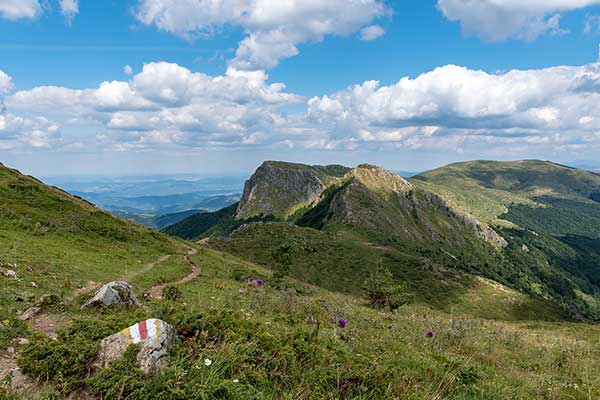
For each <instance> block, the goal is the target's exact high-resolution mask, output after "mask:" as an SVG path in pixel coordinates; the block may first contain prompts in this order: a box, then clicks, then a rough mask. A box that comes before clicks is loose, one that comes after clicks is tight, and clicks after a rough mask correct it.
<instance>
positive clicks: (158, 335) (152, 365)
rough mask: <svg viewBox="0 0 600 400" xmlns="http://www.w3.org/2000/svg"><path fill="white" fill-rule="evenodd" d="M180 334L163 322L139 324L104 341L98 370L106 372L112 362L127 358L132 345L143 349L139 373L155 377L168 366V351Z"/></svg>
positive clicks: (155, 321) (141, 350) (139, 356)
mask: <svg viewBox="0 0 600 400" xmlns="http://www.w3.org/2000/svg"><path fill="white" fill-rule="evenodd" d="M176 336H177V331H176V330H175V328H173V327H172V326H171V325H169V324H168V323H166V322H165V321H162V320H160V319H148V320H146V321H142V322H138V323H137V324H135V325H132V326H130V327H129V328H127V329H124V330H122V331H121V332H119V333H115V334H114V335H111V336H108V337H106V338H104V339H102V342H101V343H100V351H99V352H98V358H97V359H96V361H95V362H94V367H96V368H106V367H108V366H109V365H110V363H111V362H113V361H114V360H117V359H119V358H121V357H122V356H123V354H125V351H126V350H127V347H128V346H129V345H130V344H138V343H140V344H141V345H142V348H141V349H140V351H139V353H138V355H137V360H138V363H139V366H140V369H141V370H142V371H143V372H144V373H145V374H146V375H155V374H156V373H158V372H159V371H160V370H161V369H162V368H163V367H164V366H165V365H166V363H167V361H168V357H169V350H170V349H171V347H172V346H173V344H174V343H175V338H176Z"/></svg>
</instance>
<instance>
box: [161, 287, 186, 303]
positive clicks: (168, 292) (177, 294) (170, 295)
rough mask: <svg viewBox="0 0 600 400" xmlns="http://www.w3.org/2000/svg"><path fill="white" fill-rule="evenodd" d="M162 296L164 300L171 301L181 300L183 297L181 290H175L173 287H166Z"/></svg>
mask: <svg viewBox="0 0 600 400" xmlns="http://www.w3.org/2000/svg"><path fill="white" fill-rule="evenodd" d="M162 295H163V297H164V298H165V299H167V300H171V301H177V300H181V298H182V297H183V293H181V290H179V289H177V288H176V287H175V286H167V287H166V288H164V289H163V291H162Z"/></svg>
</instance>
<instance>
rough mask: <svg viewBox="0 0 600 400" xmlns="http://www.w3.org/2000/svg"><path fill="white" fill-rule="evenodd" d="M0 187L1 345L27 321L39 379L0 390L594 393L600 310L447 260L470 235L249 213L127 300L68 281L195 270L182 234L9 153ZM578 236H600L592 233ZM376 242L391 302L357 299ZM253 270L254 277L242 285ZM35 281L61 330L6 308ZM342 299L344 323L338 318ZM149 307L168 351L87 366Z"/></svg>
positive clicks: (31, 295) (154, 394) (440, 395)
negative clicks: (405, 298) (50, 297)
mask: <svg viewBox="0 0 600 400" xmlns="http://www.w3.org/2000/svg"><path fill="white" fill-rule="evenodd" d="M367 186H368V185H367ZM0 195H1V196H2V197H1V198H2V203H1V207H2V208H1V213H0V228H1V229H0V254H1V256H2V260H0V261H1V262H3V263H9V262H10V263H16V264H17V266H16V267H14V269H15V270H16V272H17V274H18V276H19V279H18V280H11V279H9V278H6V277H3V276H0V279H1V281H0V282H2V286H0V314H1V315H0V321H1V322H2V323H3V325H4V327H3V328H2V329H0V350H3V349H4V347H6V346H7V345H9V344H10V340H11V339H12V338H13V337H17V336H18V337H27V338H28V339H29V340H30V341H31V344H30V345H27V346H20V347H17V352H18V353H19V357H18V359H19V360H18V362H19V366H20V367H21V371H22V372H24V373H26V374H28V375H29V376H30V377H32V378H36V379H38V380H39V382H38V384H36V385H32V386H30V387H29V388H28V389H27V391H26V392H25V393H16V392H15V391H14V390H13V388H12V385H11V380H10V379H3V380H2V381H1V383H0V398H6V399H10V400H17V399H18V400H23V399H62V398H67V396H68V395H69V394H71V393H73V392H74V391H80V390H82V389H84V390H85V391H84V392H83V393H84V394H86V393H91V394H93V395H95V396H97V398H105V399H110V398H127V399H131V400H148V399H156V398H165V399H173V400H179V399H181V400H183V399H185V400H189V399H219V398H220V399H290V400H291V399H331V400H333V399H356V400H358V399H360V400H366V399H393V398H398V399H407V400H421V399H423V400H425V399H427V400H429V399H440V400H441V399H450V400H464V399H480V400H500V399H506V398H511V399H517V400H520V399H527V400H529V399H563V398H564V399H576V400H584V399H590V398H598V397H599V396H600V380H599V379H600V378H599V377H598V375H597V374H595V371H597V370H599V369H600V328H599V326H598V325H589V324H584V323H581V324H575V323H569V322H565V321H564V320H563V317H564V315H562V314H561V313H560V311H559V309H558V308H556V307H554V306H553V304H552V303H551V302H548V301H544V300H542V299H533V298H532V297H530V296H527V295H525V294H523V293H521V292H519V291H516V290H513V289H510V288H508V287H506V286H502V285H500V284H498V283H496V282H493V281H490V280H487V279H483V278H480V277H474V276H471V275H469V274H466V273H464V272H460V271H458V268H457V267H456V266H454V267H453V264H452V263H457V264H458V263H460V264H465V265H467V266H469V268H470V267H478V266H479V264H475V263H474V261H469V260H472V259H471V258H469V257H470V256H469V254H467V253H465V254H462V250H464V249H465V247H459V248H456V249H454V251H453V253H450V251H448V250H447V249H444V248H435V247H431V246H417V247H414V248H410V247H408V246H406V244H405V246H406V247H404V248H400V247H397V246H395V245H394V243H391V244H388V245H385V244H379V243H375V242H373V241H372V240H371V237H370V236H369V235H368V234H363V233H361V232H359V231H357V230H354V229H342V228H343V225H341V224H338V223H336V224H333V225H330V224H325V225H327V226H326V228H325V229H323V230H317V229H313V228H308V227H299V226H296V225H293V224H290V223H288V222H272V223H261V222H257V223H253V224H249V225H245V226H243V227H240V228H239V229H237V230H236V232H235V233H234V234H233V235H232V236H231V237H230V238H228V239H215V240H213V241H212V244H211V246H214V247H218V248H221V249H226V250H228V251H229V252H231V253H232V254H236V256H233V255H231V254H226V253H223V252H221V251H219V250H216V249H213V248H207V247H203V246H200V245H193V244H191V243H189V244H187V245H190V246H197V247H198V248H199V252H198V254H197V255H194V256H191V258H192V260H193V261H194V262H195V263H197V264H198V265H199V266H200V267H201V270H202V271H201V272H202V273H201V275H200V276H199V277H197V278H196V279H193V280H192V281H189V282H186V283H185V284H183V285H180V286H178V289H179V290H180V292H181V297H180V298H179V299H177V300H149V299H143V298H142V301H143V302H144V307H142V308H139V309H135V310H132V309H127V308H113V309H109V310H106V309H94V310H87V309H86V310H82V309H81V308H80V305H81V304H82V303H83V302H84V301H85V300H86V299H87V298H89V296H91V293H86V294H81V295H77V296H76V295H75V293H74V290H75V289H77V288H79V287H81V286H83V285H84V284H87V283H88V281H90V280H91V281H94V282H97V283H103V282H106V281H109V280H114V279H125V280H128V281H129V282H131V283H132V284H133V285H134V287H135V290H136V293H137V294H141V293H142V292H143V291H144V290H145V289H147V288H149V287H151V286H153V285H154V284H156V283H157V282H173V281H176V280H178V279H179V278H180V277H181V276H183V275H185V274H187V273H188V272H189V265H186V263H184V262H183V258H182V257H181V254H182V253H183V252H185V251H187V247H186V244H184V243H180V242H177V241H174V240H173V239H169V238H168V237H167V236H165V235H163V234H161V233H158V232H155V231H152V230H150V229H147V228H143V227H140V226H137V225H135V224H131V223H128V222H126V221H122V220H119V219H117V218H114V217H112V216H110V215H109V214H106V213H103V212H101V211H99V210H97V209H96V208H94V207H93V206H91V205H89V204H88V203H85V202H83V201H81V200H78V199H75V198H73V197H71V196H69V195H67V194H66V193H64V192H62V191H60V190H57V189H53V188H49V187H47V186H44V185H42V184H40V183H39V182H37V181H36V180H34V179H32V178H28V177H24V176H22V175H20V174H18V173H17V172H16V171H12V170H8V169H6V168H0ZM382 195H385V193H383V194H382ZM420 201H423V200H420ZM330 205H331V203H330ZM230 214H231V212H230ZM319 215H321V214H319ZM214 226H218V224H217V225H213V227H214ZM440 226H443V225H440ZM519 232H522V231H517V232H515V233H514V235H516V234H517V233H519ZM367 233H368V232H367ZM373 237H376V236H373ZM534 237H535V238H537V237H538V236H535V235H533V237H532V238H525V239H523V238H519V239H518V240H521V241H522V242H523V244H526V245H527V246H528V247H530V250H529V252H528V253H526V254H534V253H535V252H536V250H535V249H536V248H537V247H536V246H541V245H540V244H536V243H533V242H532V243H530V242H527V243H525V242H524V241H525V240H526V239H527V240H534ZM562 239H563V240H565V243H566V244H568V245H569V248H570V247H571V246H573V244H572V243H571V244H569V240H575V239H572V238H569V237H564V238H562ZM514 242H515V243H521V242H518V241H517V239H515V241H514ZM281 244H292V246H293V247H294V248H295V249H296V251H297V255H296V256H295V257H294V259H293V265H292V275H293V276H292V277H288V278H285V279H284V282H283V284H282V285H276V284H275V283H274V280H273V277H272V273H271V271H270V267H272V266H273V265H272V263H273V262H272V260H271V257H270V254H271V251H272V250H273V249H274V248H277V246H279V245H281ZM512 246H515V245H512V244H511V247H509V249H508V250H507V251H509V250H510V251H512V250H513V247H512ZM577 246H579V248H580V249H581V251H582V252H583V251H585V252H588V253H590V254H592V253H593V252H594V251H595V245H594V242H581V241H577ZM487 248H488V249H489V251H490V252H491V253H490V254H494V253H493V252H496V250H495V249H493V248H491V247H487ZM517 249H518V246H516V247H515V248H514V250H515V251H516V250H517ZM177 253H179V254H177ZM449 253H450V254H449ZM561 254H562V252H560V253H558V252H557V254H556V257H560V256H561ZM238 255H239V256H245V257H246V256H247V258H249V260H248V259H242V258H238V257H237V256H238ZM381 260H383V261H384V262H385V263H386V265H388V266H389V267H390V269H392V272H393V274H394V276H395V278H396V279H398V280H400V281H404V282H406V283H407V284H408V285H409V289H410V290H411V292H412V293H413V294H414V295H415V297H416V302H415V303H414V304H410V305H405V306H403V307H401V308H400V309H398V310H396V311H395V312H389V311H378V310H375V309H372V308H370V307H368V305H367V301H366V299H365V298H364V296H363V294H362V291H361V287H362V282H363V281H364V279H365V277H366V276H368V274H369V273H370V271H372V269H373V267H374V265H375V264H377V263H379V262H380V261H381ZM480 261H481V260H480ZM154 263H156V264H154ZM471 263H473V264H471ZM450 267H452V268H450ZM492 267H493V266H490V268H492ZM540 268H541V266H540ZM250 277H254V278H262V279H264V280H265V281H266V285H265V286H263V287H257V286H253V285H249V284H248V278H250ZM31 282H36V284H37V285H36V286H37V287H33V286H32V285H31ZM44 294H58V295H59V296H62V300H63V302H64V303H62V304H55V305H52V306H50V307H48V308H46V309H45V310H44V317H45V318H47V319H48V321H53V322H54V323H56V324H57V325H59V326H61V327H63V328H62V329H61V330H60V331H59V335H58V338H57V339H56V340H52V339H49V338H47V337H45V336H44V335H41V334H36V333H34V332H33V331H32V329H31V327H30V326H28V325H26V324H24V323H21V322H18V320H17V318H16V312H17V311H19V310H22V309H24V308H26V307H27V306H28V305H30V304H31V303H33V302H34V301H35V300H37V299H38V298H39V297H40V296H42V295H44ZM140 298H141V296H140ZM309 317H311V318H309ZM342 317H343V318H345V319H346V320H347V321H348V326H347V327H346V328H341V327H340V326H339V324H338V320H339V318H342ZM145 318H161V319H164V320H165V321H167V322H169V323H170V324H172V325H174V326H175V327H176V328H177V330H178V333H179V335H180V336H179V340H178V341H177V344H176V346H175V348H174V349H173V350H172V351H171V354H170V364H169V366H168V368H167V369H166V370H164V371H163V373H162V374H160V375H159V376H156V377H153V378H148V377H145V376H143V375H142V373H141V371H140V370H139V369H138V368H136V366H135V353H134V352H129V353H128V356H126V357H125V359H123V360H121V361H119V362H116V363H114V364H113V365H112V367H110V368H108V369H106V370H103V371H102V372H100V373H99V374H97V375H94V376H90V374H89V372H90V371H89V365H90V362H91V361H92V360H93V359H94V357H95V354H96V352H97V351H98V345H99V342H100V340H101V339H102V338H103V337H105V336H107V335H109V334H112V333H115V332H118V331H120V330H121V329H123V328H126V327H128V326H130V325H131V324H133V323H135V322H138V321H140V320H143V319H145ZM483 318H485V319H483ZM490 319H492V320H490ZM311 321H316V323H314V324H313V323H311ZM429 331H431V332H433V337H428V336H427V332H429ZM207 359H208V360H210V361H211V362H210V363H209V364H210V365H207V364H206V360H207ZM4 360H5V358H4V357H3V358H2V361H4ZM79 393H82V392H79Z"/></svg>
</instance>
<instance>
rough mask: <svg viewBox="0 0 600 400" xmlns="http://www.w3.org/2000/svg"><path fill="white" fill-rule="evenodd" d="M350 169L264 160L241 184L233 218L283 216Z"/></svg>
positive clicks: (300, 205) (313, 198) (314, 198)
mask: <svg viewBox="0 0 600 400" xmlns="http://www.w3.org/2000/svg"><path fill="white" fill-rule="evenodd" d="M348 171H349V168H346V167H342V166H338V165H329V166H311V165H303V164H293V163H285V162H278V161H266V162H264V163H263V164H262V165H261V166H260V167H259V168H258V169H257V170H256V172H255V173H254V174H253V175H252V176H251V177H250V179H249V180H248V181H246V184H245V186H244V193H243V195H242V199H241V200H240V204H239V206H238V209H237V211H236V214H235V218H236V219H247V218H251V217H256V216H273V217H278V218H285V217H287V216H289V215H290V214H291V213H293V212H294V211H296V210H297V209H299V208H301V207H303V206H307V205H310V204H312V203H313V202H315V201H316V200H318V199H319V196H321V194H322V193H323V191H325V189H327V187H329V186H330V185H331V184H333V183H334V182H336V181H338V180H339V179H341V178H342V177H343V175H344V174H345V173H346V172H348Z"/></svg>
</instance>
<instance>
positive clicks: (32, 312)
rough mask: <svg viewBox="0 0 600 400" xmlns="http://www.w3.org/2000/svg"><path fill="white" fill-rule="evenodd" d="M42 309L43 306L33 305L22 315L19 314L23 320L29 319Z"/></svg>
mask: <svg viewBox="0 0 600 400" xmlns="http://www.w3.org/2000/svg"><path fill="white" fill-rule="evenodd" d="M41 311H42V309H41V307H38V306H31V307H29V308H28V309H27V310H25V311H23V313H22V314H21V315H19V319H20V320H21V321H28V320H30V319H31V318H33V317H35V316H36V315H38V314H39V313H40V312H41Z"/></svg>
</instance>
